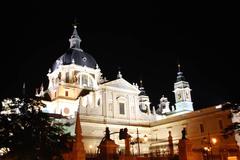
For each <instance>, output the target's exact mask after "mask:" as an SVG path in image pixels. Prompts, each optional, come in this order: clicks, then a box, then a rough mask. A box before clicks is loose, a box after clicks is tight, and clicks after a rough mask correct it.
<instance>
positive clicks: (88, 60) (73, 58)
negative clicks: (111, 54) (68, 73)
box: [52, 48, 97, 71]
mask: <svg viewBox="0 0 240 160" xmlns="http://www.w3.org/2000/svg"><path fill="white" fill-rule="evenodd" d="M72 63H75V64H76V65H80V66H86V67H89V68H93V69H96V67H97V62H96V61H95V59H94V58H93V57H92V56H91V55H90V54H88V53H86V52H84V51H82V50H81V49H77V48H69V49H68V50H67V51H66V52H65V53H64V54H63V55H62V56H61V57H59V58H58V59H57V60H56V61H55V63H54V64H53V67H52V69H53V71H54V70H56V69H57V68H58V67H59V66H60V65H69V64H72Z"/></svg>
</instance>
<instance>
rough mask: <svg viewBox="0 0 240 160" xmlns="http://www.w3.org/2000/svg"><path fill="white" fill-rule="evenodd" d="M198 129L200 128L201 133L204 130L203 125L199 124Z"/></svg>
mask: <svg viewBox="0 0 240 160" xmlns="http://www.w3.org/2000/svg"><path fill="white" fill-rule="evenodd" d="M200 130H201V133H203V132H204V126H203V124H200Z"/></svg>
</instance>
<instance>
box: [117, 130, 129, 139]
mask: <svg viewBox="0 0 240 160" xmlns="http://www.w3.org/2000/svg"><path fill="white" fill-rule="evenodd" d="M127 137H128V129H127V128H124V129H120V131H119V139H120V140H121V139H126V138H127Z"/></svg>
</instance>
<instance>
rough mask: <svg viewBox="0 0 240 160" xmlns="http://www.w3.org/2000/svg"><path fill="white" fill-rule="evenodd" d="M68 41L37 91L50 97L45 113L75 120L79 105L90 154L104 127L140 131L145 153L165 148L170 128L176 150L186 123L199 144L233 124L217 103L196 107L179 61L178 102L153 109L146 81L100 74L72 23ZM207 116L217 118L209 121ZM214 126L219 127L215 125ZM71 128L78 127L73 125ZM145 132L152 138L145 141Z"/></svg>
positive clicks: (121, 144)
mask: <svg viewBox="0 0 240 160" xmlns="http://www.w3.org/2000/svg"><path fill="white" fill-rule="evenodd" d="M69 42H70V47H69V49H67V51H66V52H65V53H64V54H63V55H62V56H60V57H59V58H58V59H57V60H56V61H55V62H54V64H53V66H52V68H51V69H49V72H48V74H47V77H48V80H49V84H48V88H47V89H46V90H44V89H43V87H42V88H41V91H40V93H38V92H37V93H36V95H37V96H44V97H46V95H47V97H48V99H44V100H43V102H44V103H45V104H46V108H44V109H43V111H44V112H48V113H54V114H61V115H63V116H66V117H67V118H68V119H69V121H71V120H73V121H74V119H75V118H76V111H77V109H78V107H80V119H81V127H82V134H83V142H84V146H85V150H86V152H87V153H96V151H97V147H98V145H99V143H100V141H101V139H102V137H103V136H104V131H105V128H106V127H109V129H110V131H111V132H118V131H119V130H120V129H121V128H128V131H129V133H130V135H131V136H132V139H134V138H136V137H137V136H139V137H140V139H142V141H141V143H140V148H141V154H144V153H149V152H155V151H157V150H162V151H164V149H166V150H165V151H167V146H168V140H167V139H168V137H169V134H170V133H171V136H172V137H173V142H174V152H177V143H178V140H179V139H180V138H181V130H182V129H183V128H186V129H187V133H188V137H189V138H190V137H191V138H193V139H194V145H193V147H195V148H199V146H200V145H201V144H200V141H201V140H202V139H203V137H204V136H206V135H207V133H209V132H210V133H212V132H214V133H216V136H219V137H220V135H218V133H219V134H220V130H221V127H223V125H224V126H225V125H227V124H228V123H229V122H228V120H227V117H225V114H226V113H223V112H222V111H220V110H219V109H218V108H217V107H216V106H213V107H210V108H208V109H203V110H201V111H194V110H193V102H192V99H191V88H190V85H189V83H188V82H187V81H186V80H185V78H184V76H183V72H182V71H181V70H180V66H178V68H179V70H178V73H177V79H176V82H175V83H174V90H173V93H174V95H175V101H176V102H175V105H173V106H170V102H169V101H168V99H167V98H166V97H164V96H163V97H162V98H161V99H160V103H159V105H158V107H156V108H155V107H153V108H152V109H150V104H151V102H150V100H149V97H148V95H147V94H146V93H145V91H144V87H143V84H142V82H140V84H137V83H133V84H131V83H129V82H128V81H127V80H125V79H124V77H123V76H122V74H121V72H120V71H119V72H118V74H117V75H116V79H115V80H111V81H109V80H107V79H106V78H104V77H103V76H102V72H101V69H100V67H101V66H98V64H97V62H96V60H95V59H94V58H93V57H92V56H91V55H90V54H88V53H86V52H85V51H83V50H82V49H81V46H80V44H81V38H80V37H79V35H78V32H77V26H74V30H73V34H72V35H71V37H70V39H69ZM206 115H207V118H208V119H209V120H210V119H211V120H213V121H210V122H208V121H206V120H205V119H204V117H205V118H206ZM223 115H224V116H223ZM216 123H217V124H221V126H220V128H219V127H216ZM210 125H212V126H215V128H214V130H212V129H211V127H209V126H210ZM201 126H202V127H201ZM217 126H218V125H217ZM68 129H69V131H74V125H72V127H70V128H68ZM137 130H138V133H137ZM72 133H74V132H72ZM144 137H147V138H148V141H144V139H143V138H144ZM111 138H112V139H113V140H115V142H116V144H118V145H119V150H123V149H124V141H123V140H119V138H118V135H117V134H113V135H111ZM195 141H196V142H195ZM232 141H234V140H232ZM137 147H138V146H137V145H132V149H131V151H132V152H135V153H137V151H138V148H137Z"/></svg>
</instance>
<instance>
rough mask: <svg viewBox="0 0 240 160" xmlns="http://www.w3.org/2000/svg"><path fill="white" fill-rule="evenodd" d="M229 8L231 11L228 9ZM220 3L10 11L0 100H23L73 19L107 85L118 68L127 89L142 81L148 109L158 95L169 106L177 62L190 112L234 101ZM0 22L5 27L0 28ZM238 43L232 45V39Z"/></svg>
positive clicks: (229, 28)
mask: <svg viewBox="0 0 240 160" xmlns="http://www.w3.org/2000/svg"><path fill="white" fill-rule="evenodd" d="M232 6H234V4H232ZM232 6H228V5H225V4H220V5H217V4H209V3H208V4H182V3H181V4H154V3H152V2H150V1H148V2H147V3H146V2H145V3H139V2H138V3H133V2H132V3H129V2H128V3H123V2H122V3H115V4H114V3H107V2H105V3H103V2H101V3H100V2H98V3H96V2H89V3H70V2H69V3H67V4H59V3H55V4H40V3H30V4H26V5H25V4H19V5H18V4H15V5H14V6H11V9H12V11H11V12H8V13H5V14H3V19H2V21H4V23H2V26H3V27H4V29H2V30H1V32H3V33H1V38H2V39H3V41H4V42H5V43H2V46H1V48H2V53H1V57H2V58H1V68H2V69H1V70H2V74H4V75H5V76H3V75H2V76H1V77H2V78H1V80H3V83H2V86H1V97H2V98H3V97H12V96H16V95H19V94H20V93H21V87H22V83H23V82H26V89H27V93H28V94H29V95H31V94H33V93H34V92H35V88H36V87H39V86H40V84H41V83H42V82H43V83H44V86H45V87H47V85H48V80H47V76H46V74H47V72H48V68H50V67H51V65H52V64H53V62H54V61H55V60H56V59H57V58H58V57H60V56H61V55H62V54H63V53H64V52H65V51H66V50H67V49H68V48H69V42H68V39H69V37H70V36H71V34H72V31H73V28H72V23H73V21H74V18H75V17H76V18H77V20H78V22H79V26H78V33H79V35H80V37H81V38H82V43H81V46H82V47H81V48H82V49H83V50H84V51H86V52H88V53H90V54H91V55H92V56H93V57H94V58H95V59H96V61H97V62H98V64H99V66H100V68H101V70H102V72H103V75H104V76H106V77H107V79H109V80H112V79H114V78H115V77H116V75H117V71H118V68H120V70H121V72H122V74H123V77H124V78H125V79H126V80H127V81H129V82H130V83H133V82H139V80H140V79H142V80H143V84H144V87H145V89H146V92H147V94H148V95H149V96H150V100H151V102H152V105H156V104H157V103H158V102H159V98H160V97H161V96H162V94H164V95H165V96H167V97H168V98H169V100H170V101H171V104H173V103H174V95H173V92H172V91H173V83H174V82H175V80H176V73H177V62H178V61H180V63H181V66H182V71H183V73H184V75H185V78H186V80H187V81H188V82H189V83H190V87H191V88H192V99H193V102H194V108H195V109H197V108H202V107H206V106H210V105H215V104H219V103H222V102H224V101H239V100H240V94H239V93H238V92H237V91H238V90H239V89H240V87H239V82H240V81H239V76H238V75H239V68H240V65H239V64H240V63H239V59H238V58H237V57H238V55H237V54H239V48H237V45H239V44H237V41H236V38H237V37H239V36H237V31H238V30H239V27H238V29H237V26H236V24H237V21H238V20H239V18H237V16H236V13H235V11H234V8H231V7H232ZM5 21H6V22H5ZM238 41H239V40H238Z"/></svg>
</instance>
